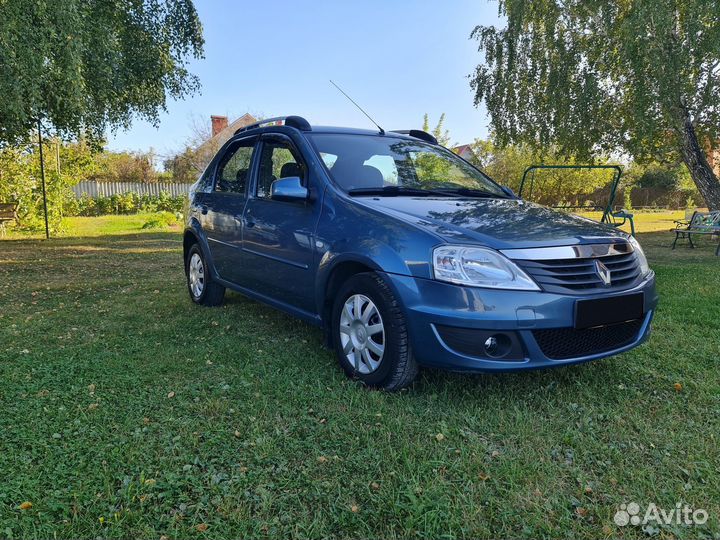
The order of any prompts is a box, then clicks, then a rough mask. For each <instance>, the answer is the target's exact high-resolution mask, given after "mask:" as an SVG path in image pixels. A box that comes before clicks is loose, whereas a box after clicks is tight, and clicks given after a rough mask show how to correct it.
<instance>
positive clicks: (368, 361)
mask: <svg viewBox="0 0 720 540" xmlns="http://www.w3.org/2000/svg"><path fill="white" fill-rule="evenodd" d="M357 306H359V309H358V307H357ZM373 308H374V309H373ZM330 325H331V332H332V336H333V346H334V348H335V354H336V356H337V358H338V362H340V366H341V367H342V369H343V370H344V371H345V373H346V374H347V375H348V377H351V378H354V379H358V380H360V381H361V382H362V383H363V384H365V385H367V386H370V387H373V388H380V389H383V390H387V391H389V392H395V391H397V390H401V389H403V388H406V387H408V386H410V385H411V384H412V382H413V381H414V380H415V377H416V376H417V374H418V365H417V362H416V361H415V358H414V357H413V354H412V350H411V348H410V343H409V340H408V332H407V325H406V322H405V315H404V314H403V311H402V309H401V305H400V302H399V301H398V300H397V298H395V295H394V294H393V293H392V291H391V290H390V288H389V287H388V286H387V284H386V283H385V282H384V281H383V279H382V278H381V277H380V276H378V275H377V274H374V273H362V274H356V275H354V276H352V277H351V278H350V279H348V280H347V281H346V282H345V283H344V284H343V285H342V286H341V287H340V290H339V291H338V294H337V295H336V296H335V300H334V304H333V309H332V316H331V319H330ZM380 351H382V354H380ZM348 355H349V356H350V358H349V357H348ZM351 359H352V360H351Z"/></svg>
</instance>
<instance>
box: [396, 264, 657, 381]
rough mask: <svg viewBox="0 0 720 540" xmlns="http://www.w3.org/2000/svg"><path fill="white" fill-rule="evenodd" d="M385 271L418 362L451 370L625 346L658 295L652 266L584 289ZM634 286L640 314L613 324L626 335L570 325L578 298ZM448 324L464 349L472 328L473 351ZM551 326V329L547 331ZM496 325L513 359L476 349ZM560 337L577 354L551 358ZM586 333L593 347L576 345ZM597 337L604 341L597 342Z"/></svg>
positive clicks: (596, 353)
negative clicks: (625, 283)
mask: <svg viewBox="0 0 720 540" xmlns="http://www.w3.org/2000/svg"><path fill="white" fill-rule="evenodd" d="M383 276H384V277H385V279H386V281H387V283H389V284H390V286H391V287H392V288H393V290H394V292H395V293H396V295H397V296H398V297H399V299H400V300H401V302H402V305H403V306H404V308H405V313H406V319H407V324H408V332H409V336H410V343H411V346H412V348H413V354H414V355H415V358H416V359H417V361H418V362H419V363H420V364H421V365H424V366H431V367H439V368H444V369H450V370H456V371H480V372H482V371H516V370H527V369H540V368H547V367H556V366H563V365H568V364H576V363H580V362H587V361H590V360H596V359H598V358H604V357H607V356H612V355H615V354H618V353H621V352H624V351H628V350H630V349H632V348H634V347H637V346H638V345H640V344H641V343H643V342H644V341H645V340H646V339H647V338H648V336H649V333H650V325H651V321H652V318H653V315H654V312H655V308H656V306H657V302H658V297H657V293H656V292H655V276H654V274H653V273H652V272H651V273H650V274H649V275H648V276H647V277H646V278H645V279H644V280H643V281H642V282H641V283H640V284H638V285H637V286H635V287H633V288H631V289H627V290H624V291H620V292H613V293H604V294H603V293H599V294H597V295H589V296H574V295H564V294H553V293H547V292H542V291H507V290H493V289H482V288H478V287H464V286H459V285H453V284H450V283H445V282H441V281H435V280H429V279H421V278H414V277H411V276H402V275H397V274H384V275H383ZM638 292H642V293H643V298H644V315H643V317H642V319H638V320H636V321H635V322H634V323H633V325H634V326H633V327H632V328H625V329H622V328H621V327H620V326H619V325H618V326H615V325H613V326H614V328H618V329H621V330H623V331H624V332H625V336H624V339H622V340H620V341H619V342H617V343H615V344H614V342H613V340H612V339H610V340H607V339H605V340H604V341H602V340H600V341H599V339H600V337H599V335H598V333H600V334H602V333H603V332H605V334H603V335H608V332H613V331H614V330H613V329H612V328H610V329H608V328H607V327H605V330H603V329H602V328H600V329H596V330H594V332H595V333H593V332H587V331H585V332H584V333H583V331H580V332H578V331H576V330H574V328H573V327H574V317H575V302H576V301H577V300H581V299H582V300H588V299H593V298H606V297H608V296H622V295H627V294H632V293H638ZM620 324H626V323H620ZM448 328H451V329H453V330H455V331H456V332H454V333H455V334H459V335H461V336H462V342H463V343H464V344H465V345H469V348H473V347H472V341H473V336H475V335H476V336H477V342H478V343H477V344H476V345H477V346H475V347H474V350H475V351H477V352H472V353H470V352H468V347H467V346H466V347H464V348H462V347H458V346H457V345H455V343H456V342H452V343H450V344H449V343H448V341H449V340H448V339H447V329H448ZM553 329H555V330H557V332H556V333H552V332H547V331H549V330H553ZM494 332H501V333H502V332H505V333H508V334H509V335H510V336H512V337H513V339H517V342H518V343H519V348H518V349H517V350H519V351H521V352H520V354H517V355H514V357H513V359H493V358H490V357H488V355H487V354H484V353H482V352H480V351H482V350H483V348H482V343H483V342H484V340H485V339H486V336H488V335H491V334H493V333H494ZM627 332H630V333H627ZM540 336H544V337H543V338H541V337H540ZM555 336H557V337H555ZM565 338H567V339H572V340H574V341H575V343H574V344H573V345H575V346H576V347H575V348H576V349H577V350H578V352H577V354H575V353H573V354H572V356H569V357H568V356H567V355H566V354H565V355H563V354H561V355H560V356H561V357H557V355H555V357H553V353H551V352H548V351H550V349H551V348H552V349H554V350H556V348H555V347H554V344H553V343H552V341H553V340H558V339H565ZM584 340H585V341H588V342H589V341H592V342H593V343H594V345H595V347H594V348H593V347H590V346H588V348H587V350H586V351H582V349H583V347H582V345H583V341H584ZM549 343H550V345H551V347H549V346H548V344H549ZM541 344H542V346H541ZM598 344H600V345H604V347H603V346H601V347H600V349H598V346H597V345H598ZM588 345H590V343H588ZM458 348H462V349H463V350H458Z"/></svg>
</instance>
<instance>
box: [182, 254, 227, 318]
mask: <svg viewBox="0 0 720 540" xmlns="http://www.w3.org/2000/svg"><path fill="white" fill-rule="evenodd" d="M185 275H186V277H187V285H188V292H189V293H190V298H191V299H192V301H193V302H195V303H196V304H201V305H203V306H219V305H220V304H222V301H223V298H224V297H225V287H223V286H222V285H220V284H218V283H215V281H214V280H213V279H212V276H211V275H210V268H208V265H207V263H206V262H205V256H204V255H203V252H202V250H201V249H200V246H198V245H197V244H193V245H192V247H191V248H190V249H189V250H188V254H187V259H186V260H185Z"/></svg>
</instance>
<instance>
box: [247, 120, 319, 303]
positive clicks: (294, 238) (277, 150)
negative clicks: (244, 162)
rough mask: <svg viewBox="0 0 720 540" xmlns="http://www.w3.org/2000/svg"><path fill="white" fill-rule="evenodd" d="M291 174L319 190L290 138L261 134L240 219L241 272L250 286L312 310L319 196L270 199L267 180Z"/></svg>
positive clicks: (271, 181)
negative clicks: (241, 234)
mask: <svg viewBox="0 0 720 540" xmlns="http://www.w3.org/2000/svg"><path fill="white" fill-rule="evenodd" d="M291 176H299V177H300V178H301V181H302V183H303V185H304V186H305V187H308V188H309V189H310V190H311V192H314V193H318V192H319V189H318V186H317V179H316V178H315V177H314V176H313V175H312V174H310V171H309V170H308V167H307V165H306V162H305V160H304V159H303V158H302V155H301V153H300V151H299V150H298V148H297V146H296V145H295V143H294V142H293V141H292V139H291V138H290V137H288V136H286V135H284V134H275V133H270V134H264V135H263V136H262V139H261V142H260V148H259V150H258V159H257V175H256V179H255V180H256V181H255V184H254V185H253V188H252V190H251V193H250V195H249V197H248V201H247V204H246V206H245V214H244V219H243V265H244V271H245V275H246V277H247V280H248V284H249V286H250V288H252V289H253V290H255V291H257V292H259V293H261V294H264V295H266V296H269V297H271V298H273V299H275V300H279V301H281V302H284V303H286V304H289V305H291V306H294V307H296V308H300V309H302V310H304V311H308V312H314V311H315V297H314V294H313V287H314V282H315V273H314V270H313V254H314V231H315V225H316V224H317V221H318V214H319V211H320V206H321V205H320V201H319V200H316V201H315V202H312V201H311V200H308V201H297V202H287V201H276V200H273V199H271V198H270V190H271V186H272V183H273V182H274V181H275V180H278V179H280V178H287V177H291ZM313 190H314V191H313Z"/></svg>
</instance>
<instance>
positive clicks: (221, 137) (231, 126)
mask: <svg viewBox="0 0 720 540" xmlns="http://www.w3.org/2000/svg"><path fill="white" fill-rule="evenodd" d="M255 122H257V118H255V117H254V116H253V115H252V114H249V113H245V114H243V115H242V116H241V117H240V118H238V119H236V120H234V121H233V122H232V123H228V117H227V116H217V115H212V116H210V124H211V126H212V132H211V136H210V138H209V139H208V140H207V141H205V142H204V143H202V144H201V145H200V146H199V147H198V151H199V152H202V153H203V154H204V153H206V151H207V150H212V152H211V153H212V154H213V155H214V154H215V152H217V151H218V150H219V149H220V147H221V146H222V145H223V144H225V142H226V141H227V140H228V139H229V138H230V137H232V136H233V133H235V132H236V131H237V130H238V129H240V128H242V127H245V126H249V125H250V124H254V123H255Z"/></svg>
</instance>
